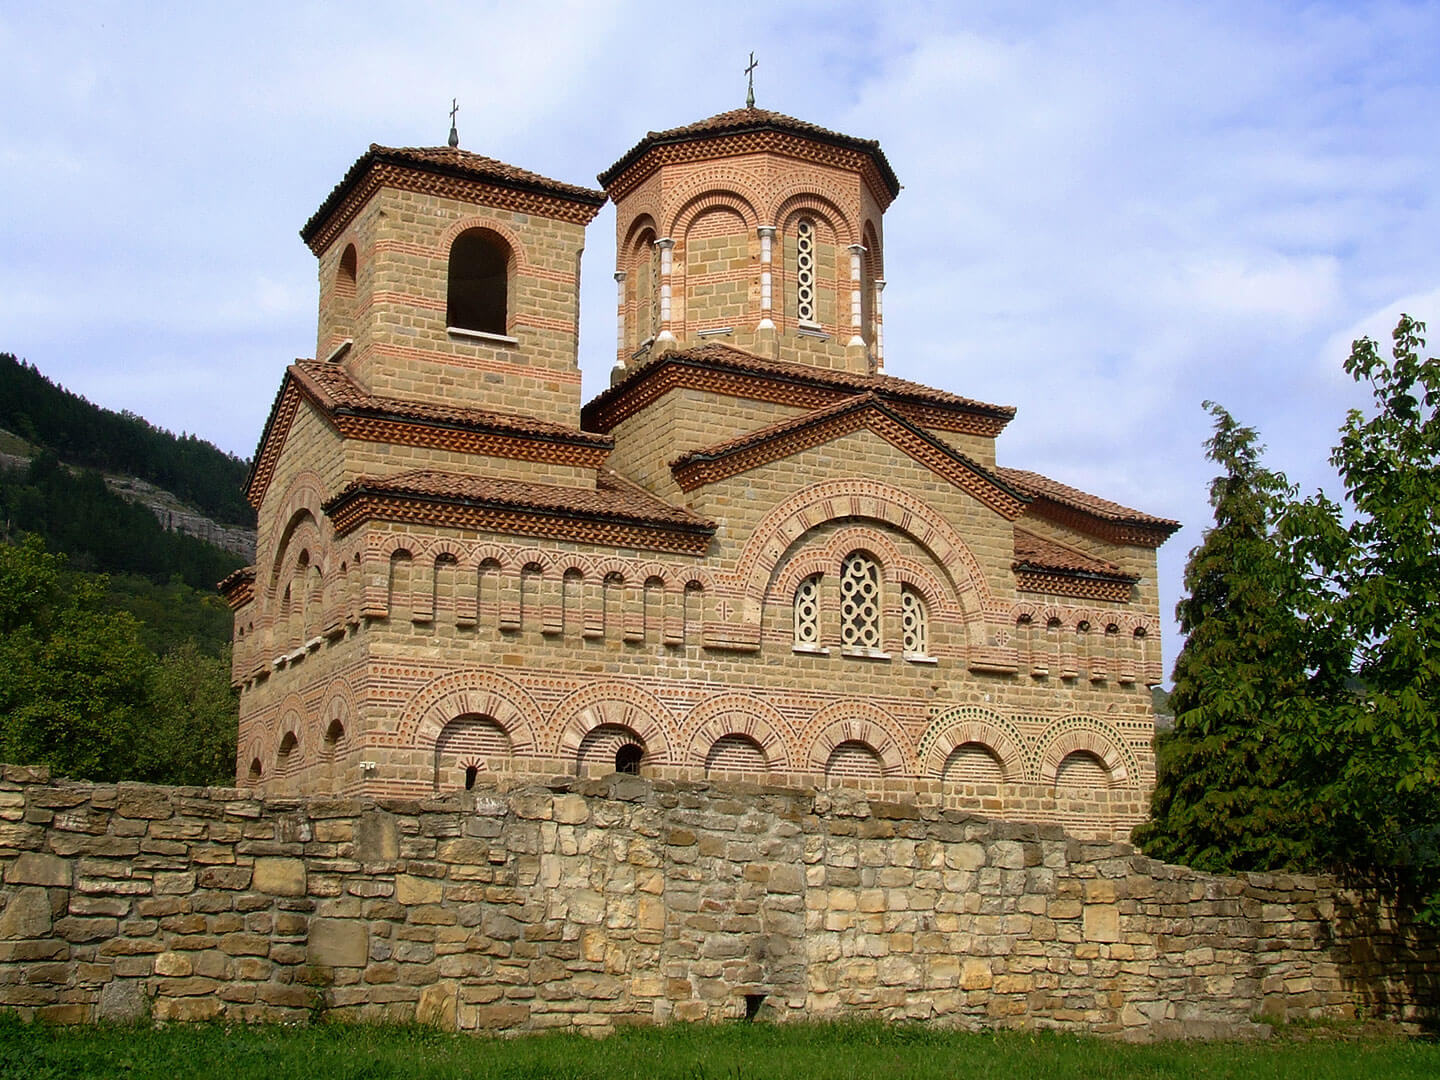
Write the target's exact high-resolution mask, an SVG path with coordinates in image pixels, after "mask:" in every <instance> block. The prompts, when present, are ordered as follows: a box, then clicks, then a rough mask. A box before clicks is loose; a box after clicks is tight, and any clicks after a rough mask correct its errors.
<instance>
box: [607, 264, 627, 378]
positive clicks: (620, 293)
mask: <svg viewBox="0 0 1440 1080" xmlns="http://www.w3.org/2000/svg"><path fill="white" fill-rule="evenodd" d="M615 312H616V314H615V366H614V367H613V368H611V369H610V383H611V385H614V384H615V383H616V382H617V381H619V380H620V379H621V378H623V377H624V375H625V271H624V270H616V271H615Z"/></svg>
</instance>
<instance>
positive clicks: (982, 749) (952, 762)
mask: <svg viewBox="0 0 1440 1080" xmlns="http://www.w3.org/2000/svg"><path fill="white" fill-rule="evenodd" d="M944 777H945V779H946V780H949V781H952V782H954V783H959V784H998V783H1000V782H1001V781H1002V780H1004V779H1005V769H1004V767H1003V766H1002V765H1001V764H1000V759H999V758H997V757H996V756H995V752H994V751H993V750H991V749H990V748H989V747H988V746H986V745H985V744H984V743H978V742H967V743H961V744H960V745H959V746H957V747H955V749H954V750H951V751H950V756H949V757H947V758H946V759H945V771H944Z"/></svg>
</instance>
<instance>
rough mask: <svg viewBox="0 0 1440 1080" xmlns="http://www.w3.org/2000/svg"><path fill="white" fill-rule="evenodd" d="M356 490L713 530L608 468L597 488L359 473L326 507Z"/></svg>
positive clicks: (421, 472) (424, 472)
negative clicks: (376, 475) (377, 475)
mask: <svg viewBox="0 0 1440 1080" xmlns="http://www.w3.org/2000/svg"><path fill="white" fill-rule="evenodd" d="M358 494H372V495H399V496H413V497H418V498H422V499H436V500H441V501H463V502H469V503H480V504H487V505H493V506H504V507H507V508H515V509H521V510H535V511H541V512H549V513H555V514H567V515H574V516H584V517H599V518H606V519H610V520H618V521H624V522H631V523H636V524H642V525H659V526H663V527H667V528H672V529H674V528H681V529H686V530H692V531H706V532H709V531H713V530H714V528H715V523H714V522H712V521H706V520H705V519H704V518H702V517H700V516H699V515H698V514H694V513H692V512H691V511H689V510H687V509H685V508H684V507H683V506H672V505H671V504H670V503H667V502H665V501H664V500H663V499H660V498H657V497H656V496H654V495H652V494H650V492H648V491H646V490H645V489H644V488H642V487H641V486H640V485H638V484H636V483H633V482H632V481H629V480H626V479H625V478H624V477H622V476H620V475H619V474H618V473H616V472H614V471H613V470H611V469H607V468H602V469H600V470H598V473H597V475H596V486H595V488H594V489H593V490H592V489H589V488H569V487H560V486H558V485H555V484H533V483H527V482H525V481H523V480H503V479H499V478H497V477H491V476H462V475H459V474H456V473H447V472H438V471H435V470H430V469H418V470H415V471H413V472H406V473H400V474H398V475H396V476H387V477H383V478H374V477H361V478H360V479H358V480H355V481H353V482H352V483H350V484H348V485H347V486H346V487H345V489H344V490H343V491H341V492H340V494H339V495H337V496H336V497H335V498H334V499H332V500H330V503H329V504H327V505H326V508H325V509H326V511H327V512H328V511H329V510H330V507H331V506H333V505H335V504H337V503H339V502H341V501H342V500H345V499H347V498H349V497H351V496H353V495H358Z"/></svg>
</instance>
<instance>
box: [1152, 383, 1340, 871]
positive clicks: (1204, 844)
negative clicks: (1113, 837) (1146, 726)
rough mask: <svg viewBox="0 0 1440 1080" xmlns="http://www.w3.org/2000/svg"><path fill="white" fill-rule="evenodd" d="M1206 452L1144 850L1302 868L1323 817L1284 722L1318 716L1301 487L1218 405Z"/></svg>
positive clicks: (1210, 863)
mask: <svg viewBox="0 0 1440 1080" xmlns="http://www.w3.org/2000/svg"><path fill="white" fill-rule="evenodd" d="M1205 407H1206V408H1207V409H1208V410H1209V411H1210V413H1211V415H1212V416H1213V417H1214V419H1215V429H1214V433H1213V434H1212V435H1211V437H1210V439H1209V440H1208V441H1207V442H1206V444H1205V445H1206V456H1207V457H1208V458H1209V459H1210V460H1211V461H1214V462H1215V463H1216V464H1218V465H1219V466H1220V467H1221V468H1222V470H1223V472H1222V474H1221V475H1220V476H1217V477H1216V478H1215V479H1214V480H1213V481H1212V482H1211V485H1210V505H1211V507H1212V508H1213V510H1214V515H1215V523H1214V525H1213V526H1212V527H1211V528H1210V529H1208V530H1207V531H1206V533H1205V535H1204V537H1203V538H1202V540H1201V543H1200V544H1199V546H1197V547H1196V548H1195V549H1194V550H1192V551H1191V552H1190V558H1189V562H1188V563H1187V565H1186V567H1185V588H1186V592H1187V596H1186V597H1185V598H1184V599H1182V600H1181V601H1180V602H1179V604H1178V605H1177V606H1176V617H1177V619H1178V620H1179V622H1180V628H1181V629H1182V630H1183V631H1184V632H1185V634H1186V640H1185V646H1184V648H1183V649H1182V650H1181V653H1180V655H1179V657H1178V658H1177V659H1176V662H1175V669H1174V680H1175V688H1174V690H1173V691H1172V692H1171V694H1170V705H1171V708H1172V710H1173V711H1174V714H1175V728H1174V730H1173V731H1172V732H1170V733H1169V734H1168V735H1166V736H1164V737H1163V738H1161V739H1159V740H1157V747H1156V758H1157V760H1156V772H1157V778H1156V786H1155V792H1154V795H1153V798H1152V801H1151V818H1150V820H1149V821H1148V822H1146V823H1145V824H1143V825H1142V826H1140V827H1139V828H1138V829H1137V830H1136V831H1135V841H1136V843H1137V844H1138V845H1139V846H1141V847H1142V848H1143V849H1144V850H1145V852H1146V853H1147V854H1150V855H1152V856H1155V857H1157V858H1161V859H1166V860H1169V861H1172V862H1182V863H1185V864H1187V865H1190V866H1194V867H1196V868H1198V869H1202V870H1211V871H1224V870H1253V869H1277V868H1281V867H1292V868H1293V867H1301V866H1304V865H1306V864H1308V863H1309V862H1310V861H1311V860H1312V857H1313V844H1314V834H1315V829H1316V825H1317V821H1316V818H1315V815H1314V814H1313V812H1311V810H1310V807H1309V806H1308V804H1307V800H1306V799H1305V798H1304V797H1303V793H1302V792H1300V791H1298V790H1297V787H1296V779H1295V777H1296V765H1297V760H1296V753H1297V748H1294V747H1290V748H1288V749H1282V747H1281V744H1280V740H1279V734H1280V731H1281V729H1282V726H1283V725H1285V724H1286V723H1287V722H1289V721H1290V718H1293V717H1294V716H1295V715H1296V713H1297V712H1299V711H1312V692H1313V688H1312V686H1311V676H1312V667H1313V665H1312V663H1311V661H1310V657H1309V656H1308V653H1307V650H1308V648H1309V645H1310V640H1309V634H1308V632H1307V628H1306V625H1305V623H1304V621H1303V620H1302V619H1301V617H1300V616H1299V614H1298V613H1297V610H1298V608H1299V605H1298V604H1297V600H1299V598H1300V594H1301V592H1302V591H1303V589H1304V588H1305V585H1306V583H1305V581H1304V580H1303V577H1302V575H1301V574H1299V573H1298V572H1297V570H1296V568H1295V567H1294V565H1293V564H1292V563H1291V562H1290V560H1288V559H1287V558H1286V555H1285V551H1284V546H1283V543H1282V540H1281V537H1280V535H1279V532H1278V521H1279V518H1280V515H1281V513H1282V511H1283V510H1284V508H1285V506H1286V505H1287V502H1288V500H1290V499H1291V498H1292V497H1293V495H1294V491H1293V489H1292V488H1291V486H1290V484H1289V482H1288V481H1287V480H1286V478H1285V476H1284V475H1283V474H1281V473H1278V472H1273V471H1271V470H1269V469H1267V468H1265V467H1264V466H1263V465H1262V464H1261V453H1262V451H1263V447H1261V446H1260V445H1259V442H1258V438H1257V435H1256V432H1255V430H1254V429H1253V428H1249V427H1245V426H1243V425H1241V424H1239V423H1237V422H1236V421H1235V419H1234V418H1233V417H1232V416H1231V415H1230V414H1229V413H1228V412H1226V411H1225V410H1224V409H1223V408H1221V407H1220V406H1219V405H1216V404H1214V403H1213V402H1206V403H1205Z"/></svg>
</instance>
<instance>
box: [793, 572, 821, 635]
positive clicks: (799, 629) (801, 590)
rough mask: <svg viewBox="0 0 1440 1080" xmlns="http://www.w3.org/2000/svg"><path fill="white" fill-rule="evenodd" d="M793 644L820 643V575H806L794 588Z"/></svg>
mask: <svg viewBox="0 0 1440 1080" xmlns="http://www.w3.org/2000/svg"><path fill="white" fill-rule="evenodd" d="M795 644H796V645H819V644H820V575H819V574H816V575H814V576H813V577H808V578H806V579H805V580H804V581H802V582H801V583H800V585H799V587H798V588H797V589H796V590H795Z"/></svg>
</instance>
